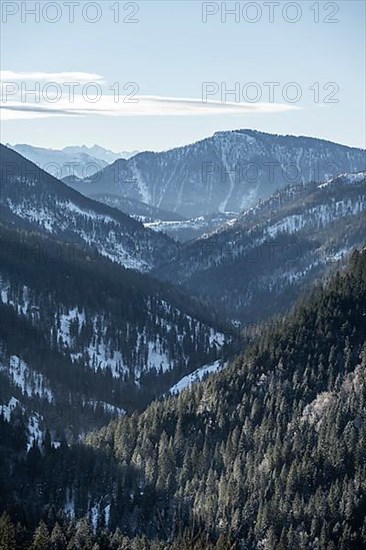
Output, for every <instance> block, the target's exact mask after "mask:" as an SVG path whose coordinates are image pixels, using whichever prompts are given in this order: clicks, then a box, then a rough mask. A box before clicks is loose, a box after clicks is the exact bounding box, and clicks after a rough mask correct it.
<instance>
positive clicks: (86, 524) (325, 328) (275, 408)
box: [0, 250, 366, 550]
mask: <svg viewBox="0 0 366 550" xmlns="http://www.w3.org/2000/svg"><path fill="white" fill-rule="evenodd" d="M365 318H366V250H363V251H362V252H357V251H356V252H355V253H354V254H353V256H352V259H351V262H350V265H349V268H348V270H347V271H346V272H342V273H338V274H337V275H336V276H335V277H334V278H333V279H332V281H330V282H329V283H327V284H326V285H324V286H319V287H318V288H316V289H315V290H314V292H313V293H312V295H311V297H310V298H309V299H308V300H307V301H306V302H305V303H302V304H299V305H298V307H297V308H296V309H295V311H294V312H293V313H292V314H291V315H290V316H289V317H288V318H287V319H286V320H284V321H283V322H279V323H277V324H276V325H275V326H271V327H267V328H265V327H264V328H263V331H262V335H261V337H260V338H259V339H258V341H256V342H254V343H253V344H252V345H251V346H250V347H249V348H248V349H247V350H246V351H245V352H244V354H243V355H242V356H240V357H238V358H237V359H236V360H235V361H234V362H233V363H232V364H231V366H229V367H228V368H227V369H225V370H223V371H222V372H221V373H219V374H217V375H214V376H213V377H211V378H210V379H209V380H208V381H206V382H204V383H203V384H199V385H196V386H195V387H193V388H192V389H190V390H187V391H184V392H182V393H181V394H180V395H179V397H170V398H168V399H163V400H160V401H156V402H154V403H153V404H151V405H150V406H149V407H148V408H147V409H146V411H145V412H143V413H142V414H141V415H137V414H134V415H132V416H131V417H124V418H121V419H119V420H118V421H114V422H112V423H110V424H109V425H108V426H106V427H105V428H103V429H102V430H100V431H99V432H96V433H95V434H92V435H90V436H89V437H88V440H87V446H84V445H74V446H71V447H67V446H66V445H61V447H60V448H58V449H54V448H52V446H51V445H50V442H49V439H48V438H46V439H45V442H44V445H43V448H42V450H41V451H40V450H39V449H38V448H37V447H36V446H33V447H32V448H31V450H30V451H29V453H28V454H27V455H26V454H25V451H24V448H25V441H24V433H23V431H22V427H21V419H20V420H19V421H18V423H14V422H13V423H12V424H8V423H7V422H6V421H5V420H4V419H3V420H2V421H1V424H0V429H1V432H0V433H1V437H2V442H3V443H2V446H1V449H0V451H1V455H2V456H1V458H2V460H3V462H4V464H5V467H4V468H3V469H2V473H1V475H2V477H1V488H2V490H1V495H2V496H1V501H0V505H1V508H2V509H5V510H7V511H8V512H9V516H10V519H9V517H8V516H5V515H4V516H3V517H2V519H1V522H0V531H1V533H2V536H3V539H4V537H7V540H12V541H13V542H11V543H10V545H8V546H7V547H9V548H15V547H17V548H21V547H23V548H29V545H30V541H31V540H34V545H33V546H32V548H66V547H67V544H69V546H68V548H92V547H93V548H106V549H107V548H116V549H117V548H135V549H143V548H144V549H145V548H210V547H211V545H214V546H215V547H216V548H243V549H244V548H246V549H253V550H254V549H257V548H260V549H268V550H272V549H273V550H287V549H304V550H305V549H308V548H314V549H315V548H317V549H324V550H325V549H326V550H330V549H331V550H338V549H341V550H346V549H354V550H359V549H361V548H364V547H366V520H365V509H366V481H365V480H366V323H365ZM10 432H12V433H11V434H10ZM25 481H26V483H24V482H25ZM50 502H52V506H50V505H49V503H50ZM70 517H71V518H75V519H72V520H71V521H70ZM78 518H83V519H82V521H80V522H77V521H76V520H77V519H78ZM40 519H41V520H42V521H41V523H39V521H40ZM18 522H20V524H22V525H23V527H21V525H18V526H17V524H18ZM38 523H39V525H38V528H37V531H36V533H35V535H34V538H33V529H35V527H36V526H37V524H38ZM107 529H108V532H110V534H108V533H107ZM186 529H188V531H189V532H187V531H185V530H186ZM144 536H147V537H148V538H149V541H150V542H147V540H146V539H145V538H144ZM15 540H17V542H14V541H15ZM22 541H23V542H22ZM151 541H155V542H151ZM159 541H160V542H159ZM194 541H196V542H194ZM93 544H95V546H93ZM17 545H18V546H17Z"/></svg>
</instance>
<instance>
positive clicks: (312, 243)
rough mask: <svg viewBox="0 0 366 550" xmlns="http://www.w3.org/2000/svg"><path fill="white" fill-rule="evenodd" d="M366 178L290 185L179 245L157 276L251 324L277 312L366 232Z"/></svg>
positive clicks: (358, 176) (345, 177) (350, 176)
mask: <svg viewBox="0 0 366 550" xmlns="http://www.w3.org/2000/svg"><path fill="white" fill-rule="evenodd" d="M365 211H366V173H365V172H361V173H357V174H345V175H341V176H338V177H336V178H332V179H330V180H329V181H328V182H326V183H322V184H317V183H310V184H304V185H293V186H288V187H287V188H285V189H282V190H280V191H278V192H277V193H275V194H274V195H272V196H271V197H269V198H268V199H266V200H263V201H260V202H259V203H258V204H257V205H256V206H255V207H253V208H250V209H248V210H246V211H245V212H244V213H242V214H240V215H239V216H238V217H237V218H236V220H234V221H231V222H229V223H227V224H226V225H223V226H222V227H221V228H219V229H217V230H215V231H214V232H212V233H210V234H208V235H204V236H203V237H201V238H200V239H197V240H196V241H194V242H192V243H188V244H187V245H186V246H184V247H182V248H181V250H180V254H179V259H178V261H173V262H171V263H170V264H167V265H163V266H162V267H160V268H158V270H157V271H156V273H155V274H156V275H157V276H158V277H161V278H162V279H168V280H171V281H174V282H175V283H177V282H180V283H181V284H182V285H184V286H185V287H186V288H188V289H189V291H190V292H193V293H195V294H198V295H201V296H202V297H203V296H208V297H209V298H211V299H214V300H215V301H216V302H218V303H220V304H221V307H222V310H223V311H224V312H225V314H226V315H227V317H228V318H231V319H233V320H239V321H241V322H242V323H244V324H251V323H256V322H257V321H259V320H261V319H264V318H268V317H270V316H272V315H275V314H279V313H282V312H284V311H286V309H287V308H288V307H289V306H290V305H292V304H293V302H294V301H295V299H296V298H297V297H298V296H299V295H300V294H301V293H302V292H304V291H305V290H306V288H307V287H309V286H311V285H312V284H313V283H314V281H315V280H316V279H317V278H319V277H322V276H324V274H325V273H326V271H327V269H328V268H329V266H331V265H332V264H334V263H335V262H337V261H339V260H341V259H342V257H346V256H347V254H348V253H349V252H350V251H351V250H352V248H353V247H355V246H359V245H360V244H361V243H362V242H363V240H364V236H365V233H366V214H365Z"/></svg>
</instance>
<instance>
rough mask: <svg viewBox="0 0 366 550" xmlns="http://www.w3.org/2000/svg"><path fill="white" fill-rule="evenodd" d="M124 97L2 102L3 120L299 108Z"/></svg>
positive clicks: (187, 99) (152, 97) (276, 105)
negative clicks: (90, 99) (55, 101)
mask: <svg viewBox="0 0 366 550" xmlns="http://www.w3.org/2000/svg"><path fill="white" fill-rule="evenodd" d="M133 100H134V101H131V98H130V97H128V96H123V97H120V98H119V100H118V101H115V98H114V97H113V96H111V95H106V96H105V95H104V96H102V97H100V98H99V99H98V101H96V102H95V103H91V102H90V101H88V100H87V99H85V98H84V97H82V96H75V98H74V101H73V102H70V101H68V100H62V99H61V100H60V101H58V102H57V103H54V102H52V104H49V103H46V102H44V103H29V102H27V103H26V104H25V103H22V102H20V101H12V102H9V101H7V102H6V103H4V102H3V103H2V104H1V105H0V108H1V110H2V119H3V120H15V119H17V120H19V119H20V118H24V119H27V118H46V117H52V116H80V115H81V116H90V115H98V116H125V117H126V116H127V117H130V116H205V115H224V114H251V113H253V114H259V113H283V112H286V111H294V110H299V109H300V107H298V106H295V105H291V104H286V103H234V102H225V103H223V102H220V101H207V102H203V101H202V100H201V99H191V98H176V97H163V96H143V95H140V96H135V97H134V98H133Z"/></svg>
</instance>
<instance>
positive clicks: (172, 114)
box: [0, 0, 366, 151]
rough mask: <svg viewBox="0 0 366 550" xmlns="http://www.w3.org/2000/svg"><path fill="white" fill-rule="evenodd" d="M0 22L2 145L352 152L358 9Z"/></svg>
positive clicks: (105, 9)
mask: <svg viewBox="0 0 366 550" xmlns="http://www.w3.org/2000/svg"><path fill="white" fill-rule="evenodd" d="M1 11H2V13H1V27H2V29H1V30H2V32H1V73H2V74H1V78H2V86H1V100H0V107H1V110H0V113H1V122H2V124H1V128H2V129H1V141H2V142H3V143H11V144H15V143H28V144H31V145H36V146H41V147H50V148H62V147H65V146H67V145H82V144H85V145H88V146H92V145H94V144H95V143H97V144H99V145H101V146H103V147H106V148H109V149H112V150H114V151H133V150H140V151H142V150H155V151H160V150H165V149H169V148H171V147H176V146H180V145H184V144H187V143H192V142H194V141H196V140H198V139H202V138H204V137H207V136H209V135H212V134H213V133H214V132H216V131H221V130H231V129H238V128H253V129H257V130H260V131H264V132H271V133H276V134H294V135H307V136H314V137H319V138H323V139H327V140H330V141H335V142H339V143H344V144H347V145H351V146H356V147H364V146H365V140H366V138H365V118H366V113H365V93H366V90H365V65H366V61H365V51H366V44H365V2H363V1H358V0H355V1H353V0H347V1H337V2H329V1H319V2H314V1H309V2H308V1H306V0H301V1H299V2H285V1H281V2H280V1H277V2H259V1H257V2H248V1H245V2H221V1H219V2H200V1H197V0H191V1H187V0H185V1H175V0H167V1H155V0H148V1H139V2H123V1H115V0H113V1H109V0H104V1H101V2H89V1H83V0H79V1H77V2H76V1H75V2H70V1H69V2H66V1H58V2H51V1H49V2H48V1H43V2H31V1H28V2H24V1H22V2H17V1H9V2H7V1H5V0H3V1H2V2H1ZM32 11H33V13H31V12H32ZM230 12H231V13H230ZM31 90H35V92H34V93H26V92H27V91H28V92H30V91H31ZM230 90H231V91H232V93H229V92H230Z"/></svg>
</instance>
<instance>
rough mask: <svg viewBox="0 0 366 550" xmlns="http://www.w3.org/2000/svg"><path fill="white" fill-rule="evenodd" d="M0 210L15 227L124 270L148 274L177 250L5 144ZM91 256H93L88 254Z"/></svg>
mask: <svg viewBox="0 0 366 550" xmlns="http://www.w3.org/2000/svg"><path fill="white" fill-rule="evenodd" d="M0 156H1V180H0V182H1V187H2V192H1V196H0V208H1V215H2V219H3V220H5V221H6V222H7V223H8V224H10V225H11V226H12V227H16V228H20V227H22V228H24V229H26V230H28V231H38V232H41V233H43V234H44V235H49V236H52V237H53V238H54V239H57V240H61V241H63V242H68V243H75V244H79V245H81V246H84V247H85V248H86V249H89V248H91V247H94V248H97V250H98V251H99V252H100V253H101V254H103V255H104V256H106V257H108V258H110V259H111V260H113V261H115V262H118V263H119V264H120V265H122V266H124V267H128V268H133V269H137V270H140V271H150V270H151V269H152V268H153V267H154V266H155V265H157V264H158V263H160V262H161V261H162V259H164V258H166V259H168V258H169V257H172V256H175V255H176V254H177V245H176V243H174V241H172V240H171V239H169V238H168V237H166V236H165V235H163V234H160V233H156V232H154V231H151V230H149V229H145V228H144V226H143V225H142V223H140V222H138V221H136V220H133V219H132V218H130V217H129V216H127V215H125V214H123V213H122V212H121V211H120V210H117V209H115V208H111V207H109V206H106V205H104V204H101V203H100V202H97V201H94V200H91V199H89V198H87V197H85V196H83V195H81V194H80V193H78V192H77V191H74V190H73V189H71V188H70V187H69V186H67V185H66V184H64V183H62V182H61V181H59V180H57V179H55V178H54V177H53V176H51V175H50V174H48V173H46V172H45V171H44V170H42V169H40V168H38V167H37V166H36V165H35V164H33V163H32V162H30V161H28V160H27V159H25V158H24V157H22V156H21V155H19V154H18V153H16V152H15V151H13V150H12V149H9V148H7V147H5V146H4V145H1V147H0ZM88 254H91V255H92V254H93V253H92V252H90V251H89V252H88Z"/></svg>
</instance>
